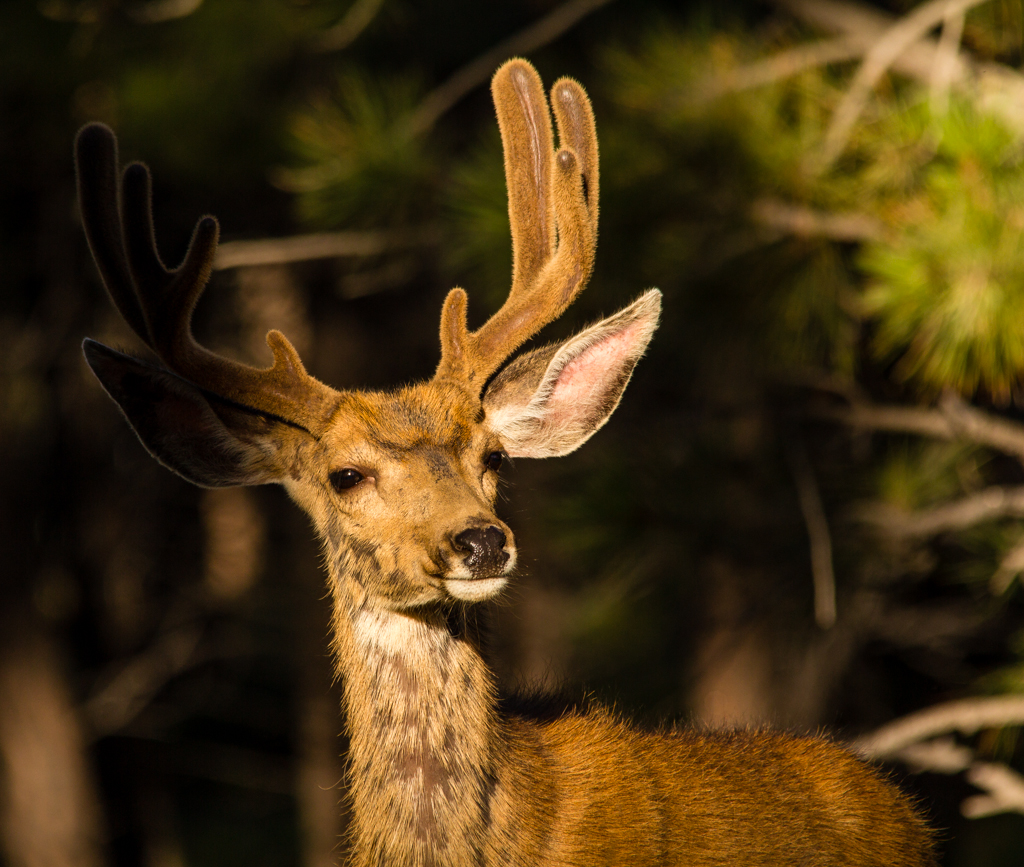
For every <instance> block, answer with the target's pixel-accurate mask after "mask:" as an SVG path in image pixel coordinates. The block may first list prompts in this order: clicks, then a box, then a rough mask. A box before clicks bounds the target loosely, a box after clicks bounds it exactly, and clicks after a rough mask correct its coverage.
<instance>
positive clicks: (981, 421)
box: [810, 394, 1024, 461]
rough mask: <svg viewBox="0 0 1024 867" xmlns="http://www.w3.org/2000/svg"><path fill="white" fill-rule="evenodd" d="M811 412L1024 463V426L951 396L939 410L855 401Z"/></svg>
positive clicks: (851, 425)
mask: <svg viewBox="0 0 1024 867" xmlns="http://www.w3.org/2000/svg"><path fill="white" fill-rule="evenodd" d="M810 413H811V415H812V416H813V417H815V418H818V419H822V420H828V421H835V422H840V423H842V424H846V425H849V426H850V427H856V428H870V429H872V430H879V431H888V432H891V433H909V434H919V435H921V436H927V437H933V438H934V439H944V440H955V439H963V440H967V441H968V442H972V443H976V444H977V445H982V446H988V447H989V448H993V449H996V450H997V451H1001V452H1003V453H1004V454H1008V455H1013V456H1014V457H1016V458H1018V459H1019V460H1021V461H1024V425H1021V424H1019V423H1017V422H1013V421H1008V420H1007V419H1004V418H1000V417H998V416H993V415H989V414H988V413H986V412H983V411H982V410H980V409H977V408H976V407H973V406H970V405H968V404H966V403H964V401H963V400H961V399H960V398H959V397H956V396H955V395H952V394H947V395H945V396H943V398H942V400H941V401H940V402H939V406H938V408H937V409H926V408H923V407H909V406H879V405H877V404H869V403H860V402H855V403H851V404H850V405H849V406H841V407H839V406H830V407H817V408H814V409H812V410H811V411H810Z"/></svg>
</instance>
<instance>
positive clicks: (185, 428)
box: [76, 60, 660, 610]
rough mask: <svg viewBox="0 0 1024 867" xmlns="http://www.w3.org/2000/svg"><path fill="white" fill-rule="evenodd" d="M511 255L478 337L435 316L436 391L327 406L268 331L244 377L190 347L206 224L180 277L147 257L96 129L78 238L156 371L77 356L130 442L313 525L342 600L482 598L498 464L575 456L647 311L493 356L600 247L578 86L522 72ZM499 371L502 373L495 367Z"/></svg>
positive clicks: (513, 67)
mask: <svg viewBox="0 0 1024 867" xmlns="http://www.w3.org/2000/svg"><path fill="white" fill-rule="evenodd" d="M492 89H493V95H494V102H495V105H496V107H497V113H498V122H499V125H500V128H501V135H502V141H503V144H504V150H505V172H506V179H507V184H508V197H509V215H510V218H511V229H512V246H513V260H514V264H513V275H512V288H511V291H510V293H509V296H508V299H507V301H506V302H505V304H504V306H502V308H501V309H500V310H499V311H498V312H497V313H495V314H494V316H492V317H491V318H490V320H488V321H487V322H486V324H484V325H483V326H482V327H481V328H480V329H479V330H477V331H474V332H470V331H468V330H467V327H466V294H465V292H463V291H462V290H461V289H453V290H452V291H451V292H450V293H449V295H448V297H447V299H446V300H445V302H444V306H443V309H442V313H441V363H440V365H439V366H438V368H437V372H436V373H435V375H434V377H433V379H431V380H430V381H428V382H424V383H419V384H416V385H412V386H409V387H405V388H401V389H398V390H396V391H392V392H387V393H376V392H365V391H349V390H336V389H333V388H331V387H329V386H327V385H324V384H323V383H321V382H319V381H318V380H316V379H315V378H314V377H313V376H311V375H310V374H309V373H307V371H306V369H305V367H304V366H303V364H302V361H301V360H300V358H299V356H298V353H297V352H296V351H295V349H294V348H293V346H292V345H291V344H290V343H289V342H288V340H287V339H286V338H285V337H284V335H282V334H281V333H280V332H278V331H271V332H270V333H269V334H268V335H267V343H268V344H269V346H270V349H271V352H272V353H273V358H274V361H273V364H272V365H271V366H270V367H268V368H266V369H257V368H253V367H250V366H248V365H245V364H240V363H238V362H235V361H231V360H229V359H226V358H223V357H221V356H219V355H217V354H215V353H213V352H211V351H210V350H209V349H206V348H204V347H202V346H201V345H199V344H198V343H197V342H196V340H195V339H194V337H193V336H192V330H191V317H192V312H193V310H194V308H195V305H196V302H197V301H198V299H199V296H200V295H201V294H202V291H203V289H204V288H205V286H206V283H207V281H208V279H209V277H210V272H211V269H212V265H213V258H214V253H215V250H216V245H217V236H218V225H217V221H216V220H215V219H214V218H213V217H204V218H202V219H201V220H200V221H199V223H198V224H197V226H196V229H195V232H194V235H193V237H192V241H191V244H190V246H189V249H188V252H187V254H186V256H185V259H184V261H183V263H182V264H181V265H180V266H179V267H178V268H176V269H173V270H171V269H168V268H167V267H166V266H165V265H164V264H163V262H162V261H161V258H160V256H159V253H158V252H157V247H156V243H155V238H154V233H153V221H152V215H151V204H150V186H151V184H150V176H149V172H148V170H147V169H146V167H145V166H143V165H141V164H138V163H135V164H132V165H129V166H128V167H127V168H126V169H125V170H124V173H123V176H122V177H121V181H120V185H118V176H117V175H118V157H117V143H116V139H115V137H114V134H113V133H112V132H111V131H110V130H109V129H108V128H107V127H105V126H103V125H101V124H90V125H89V126H86V127H85V128H83V129H82V130H81V132H80V133H79V135H78V139H77V143H76V156H77V165H78V178H79V197H80V202H81V210H82V216H83V221H84V224H85V229H86V235H87V237H88V240H89V245H90V247H91V249H92V253H93V256H94V258H95V260H96V263H97V265H98V267H99V271H100V274H101V275H102V278H103V282H104V283H105V284H106V287H107V289H108V291H109V293H110V296H111V298H112V299H113V301H114V303H115V305H116V306H117V309H118V310H119V311H120V312H121V315H122V316H123V317H124V319H125V321H126V322H127V323H128V325H129V326H130V327H131V328H132V330H133V331H134V332H135V333H136V334H137V335H138V336H139V338H140V339H141V340H142V341H143V342H144V343H145V344H146V345H147V346H148V347H149V348H150V349H151V350H152V351H153V353H155V355H156V358H157V362H155V363H154V362H150V361H145V360H141V359H139V358H135V357H132V356H129V355H125V354H123V353H121V352H117V351H115V350H113V349H110V348H108V347H106V346H104V345H102V344H100V343H97V342H95V341H92V340H86V341H85V344H84V351H85V356H86V359H87V361H88V363H89V365H90V367H91V368H92V370H93V371H94V373H95V374H96V376H97V377H98V378H99V380H100V382H101V383H102V385H103V387H104V388H105V389H106V391H107V393H108V394H109V395H110V396H111V397H112V398H113V399H114V401H116V402H117V404H118V406H120V408H121V410H122V412H123V413H124V415H125V417H126V418H127V420H128V422H129V424H130V425H131V426H132V427H133V428H134V430H135V432H136V433H137V434H138V436H139V438H140V439H141V441H142V443H143V445H144V446H145V447H146V448H147V449H148V450H149V452H150V453H151V454H152V455H153V456H154V457H155V458H156V459H157V460H158V461H160V462H161V463H163V464H164V465H165V466H167V467H169V468H170V469H171V470H173V471H174V472H176V473H178V474H179V475H181V476H183V477H184V478H185V479H187V480H189V481H191V482H193V483H195V484H198V485H202V486H208V487H213V486H223V485H256V484H264V483H269V482H276V483H280V484H283V485H284V486H285V488H286V489H287V490H288V492H289V494H290V495H291V496H292V498H293V499H295V500H296V501H297V502H298V503H299V504H300V505H301V506H303V507H304V508H305V509H306V510H307V511H308V512H309V514H310V515H311V516H312V518H313V520H314V522H315V524H316V526H317V528H318V530H319V532H320V534H321V536H322V537H323V538H324V540H325V542H326V543H327V546H328V549H329V552H331V556H332V557H333V558H334V565H335V566H336V567H337V568H335V569H332V572H334V573H335V574H336V575H337V576H339V577H338V580H339V581H340V582H342V583H344V584H345V586H344V587H342V588H338V589H340V590H343V591H344V592H345V594H346V595H347V596H348V597H349V599H350V601H351V603H352V604H353V605H355V606H358V607H366V608H371V609H391V610H403V609H411V608H414V607H417V606H424V605H430V604H433V603H441V602H444V601H446V600H452V599H456V600H464V601H475V600H480V599H485V598H488V597H490V596H493V595H495V594H496V593H498V592H499V591H500V590H501V589H502V587H503V586H504V585H505V583H506V581H507V579H508V576H509V575H510V574H511V573H512V571H513V569H514V566H515V560H516V549H515V544H514V541H513V536H512V532H511V531H510V530H509V528H508V527H507V526H506V525H505V524H504V523H503V522H502V521H501V520H499V519H498V518H497V517H496V516H495V514H494V500H495V495H496V492H497V483H498V468H499V466H500V464H501V462H502V459H503V456H505V455H509V456H513V457H553V456H558V455H564V454H567V453H568V452H571V451H573V450H574V449H575V448H577V447H578V446H579V445H581V444H582V443H583V442H585V441H586V440H587V439H588V438H589V437H590V436H591V435H592V434H593V433H594V432H595V431H596V430H597V429H598V428H600V427H601V426H602V425H603V424H604V423H605V421H606V420H607V419H608V417H609V415H610V414H611V413H612V411H613V410H614V409H615V407H616V406H617V404H618V402H619V399H620V397H621V395H622V392H623V389H624V388H625V386H626V384H627V382H628V381H629V378H630V375H631V373H632V370H633V367H634V365H635V364H636V362H637V361H638V359H639V358H640V356H641V355H642V354H643V352H644V349H645V347H646V346H647V343H648V341H649V340H650V338H651V336H652V334H653V332H654V329H655V328H656V326H657V319H658V314H659V309H660V295H659V293H658V292H656V291H653V290H652V291H649V292H647V293H646V294H644V295H642V296H641V297H640V298H639V299H638V300H637V301H635V302H634V303H633V304H632V305H630V306H629V307H627V308H625V309H624V310H622V311H620V312H619V313H617V314H615V315H614V316H611V317H609V318H608V319H605V320H604V321H602V322H599V323H597V324H596V325H593V326H592V327H590V328H587V329H586V330H584V331H583V332H581V333H579V334H577V335H575V336H574V337H571V338H570V339H568V340H566V341H563V342H562V343H559V344H555V345H551V346H548V347H545V348H541V349H535V350H533V351H531V352H528V353H525V354H523V355H521V356H519V357H518V358H515V359H513V360H512V361H511V362H510V363H508V364H506V361H507V360H508V359H509V357H510V356H511V355H512V354H513V353H514V352H515V351H516V350H517V349H518V348H519V347H520V346H521V345H522V344H523V343H524V342H525V341H526V340H528V339H529V338H530V337H532V336H533V335H535V334H536V333H537V332H538V331H539V330H540V329H541V328H542V327H543V326H544V325H546V324H547V323H549V322H551V321H552V320H553V319H555V318H556V317H557V316H559V315H560V314H561V313H562V312H563V311H564V310H565V309H566V307H567V306H568V305H569V304H570V303H572V301H573V300H574V299H575V298H576V296H577V295H578V294H579V292H580V291H581V290H582V289H583V287H584V286H585V285H586V282H587V280H588V278H589V277H590V273H591V269H592V267H593V262H594V251H595V247H596V242H597V196H598V168H597V138H596V133H595V128H594V119H593V113H592V111H591V107H590V103H589V101H588V99H587V97H586V94H585V93H584V91H583V89H582V87H581V86H580V85H579V84H577V83H576V82H575V81H572V80H569V79H561V80H559V81H557V82H556V83H555V85H554V87H553V88H552V91H551V106H552V108H553V109H554V114H555V119H556V121H557V125H558V136H559V142H560V148H559V149H558V150H557V151H556V150H555V149H554V146H553V133H552V128H551V121H550V116H549V109H548V103H547V100H546V99H545V97H544V92H543V89H542V86H541V82H540V79H539V77H538V75H537V73H536V72H535V71H534V69H533V68H532V67H531V66H530V65H529V64H528V63H526V62H525V61H523V60H512V61H510V62H508V63H506V64H505V65H504V66H503V67H502V68H501V69H500V70H499V71H498V73H497V74H496V75H495V77H494V81H493V85H492ZM503 365H504V367H503Z"/></svg>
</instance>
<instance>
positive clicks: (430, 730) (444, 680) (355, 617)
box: [331, 556, 495, 867]
mask: <svg viewBox="0 0 1024 867" xmlns="http://www.w3.org/2000/svg"><path fill="white" fill-rule="evenodd" d="M331 559H332V560H333V561H334V562H335V563H337V562H338V561H339V559H340V560H341V561H342V562H344V561H345V560H346V559H347V558H345V557H344V556H342V557H340V558H339V557H337V556H335V557H332V558H331ZM334 571H335V570H334V569H332V572H334ZM332 577H333V579H334V582H333V583H334V587H335V588H336V591H337V592H336V593H335V603H336V604H335V642H336V651H337V660H338V668H339V673H340V675H341V677H342V679H343V682H344V695H345V702H344V704H345V711H346V715H347V721H348V730H349V736H350V738H351V748H350V775H351V779H350V784H349V788H350V792H351V803H352V814H353V821H352V827H351V835H352V842H353V844H354V845H353V846H352V850H353V852H354V853H358V855H357V856H356V858H357V860H356V862H355V863H357V864H361V865H362V864H366V865H369V864H374V865H376V864H381V865H383V864H387V865H395V867H398V865H423V867H427V865H438V867H440V865H446V867H447V865H451V867H456V865H463V864H465V865H470V864H480V863H482V862H483V857H484V856H483V849H484V845H485V844H484V840H485V836H486V833H487V825H488V824H489V817H488V815H487V813H488V809H489V797H490V795H489V792H490V788H491V786H490V783H489V779H490V777H491V759H490V753H491V747H492V745H491V743H490V737H491V735H490V734H489V733H490V732H493V731H495V725H494V717H495V710H494V708H495V691H494V686H493V682H492V677H491V674H490V671H489V670H488V668H487V666H486V664H485V663H484V661H483V659H482V658H481V656H480V653H479V649H478V648H477V647H476V646H475V644H474V643H473V642H471V641H470V640H469V639H468V638H467V637H466V636H465V635H459V634H453V630H452V629H451V628H450V623H449V618H448V617H447V616H446V614H445V612H443V611H442V610H440V609H437V608H431V609H421V610H416V611H413V612H409V613H404V612H396V611H387V610H373V609H370V608H367V607H366V606H365V599H361V598H360V597H361V596H362V594H360V593H359V592H358V589H359V586H360V584H362V583H365V580H366V578H367V577H368V576H360V575H354V574H352V573H348V574H334V575H332ZM360 603H361V604H360Z"/></svg>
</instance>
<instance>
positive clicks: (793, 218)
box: [750, 199, 884, 241]
mask: <svg viewBox="0 0 1024 867" xmlns="http://www.w3.org/2000/svg"><path fill="white" fill-rule="evenodd" d="M750 216H751V218H752V219H753V220H754V221H755V222H757V223H760V224H761V225H762V226H767V227H768V228H770V229H776V230H778V231H781V232H784V233H785V234H787V235H796V236H798V237H801V238H829V239H830V240H833V241H874V240H878V239H879V238H881V237H882V234H883V231H884V230H883V228H882V224H881V223H880V222H879V221H878V220H876V219H874V218H873V217H869V216H868V215H867V214H855V213H839V214H833V213H828V212H827V211H817V210H815V209H814V208H808V207H807V206H806V205H797V204H793V203H791V202H784V201H781V200H780V199H758V200H757V201H756V202H754V204H753V205H751V207H750Z"/></svg>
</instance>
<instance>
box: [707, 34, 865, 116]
mask: <svg viewBox="0 0 1024 867" xmlns="http://www.w3.org/2000/svg"><path fill="white" fill-rule="evenodd" d="M868 48H869V45H868V43H867V42H866V41H865V40H862V39H857V38H855V37H851V36H839V37H836V38H834V39H822V40H820V41H818V42H809V43H807V44H805V45H798V46H796V47H795V48H789V49H786V50H785V51H780V52H779V53H778V54H773V55H772V56H771V57H766V58H765V59H764V60H758V61H755V62H754V63H750V64H748V65H746V66H739V67H736V68H735V69H730V70H728V71H726V72H723V73H721V74H719V75H716V76H713V77H711V78H707V79H705V80H704V81H703V82H701V83H700V84H698V85H697V86H696V87H695V88H694V90H693V93H692V95H691V99H692V100H693V101H694V102H696V103H701V102H710V101H711V100H713V99H718V98H719V97H721V96H724V95H725V94H727V93H735V92H737V91H740V90H750V89H751V88H754V87H763V86H764V85H766V84H771V83H772V82H775V81H779V80H781V79H783V78H790V77H791V76H794V75H797V74H798V73H800V72H803V71H804V70H805V69H813V68H814V67H816V66H825V65H826V64H829V63H841V62H843V61H844V60H854V59H856V58H858V57H861V56H862V55H863V54H864V52H865V51H867V49H868Z"/></svg>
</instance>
